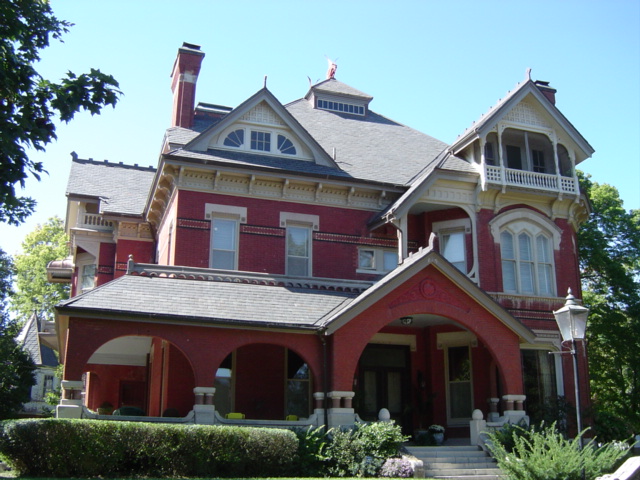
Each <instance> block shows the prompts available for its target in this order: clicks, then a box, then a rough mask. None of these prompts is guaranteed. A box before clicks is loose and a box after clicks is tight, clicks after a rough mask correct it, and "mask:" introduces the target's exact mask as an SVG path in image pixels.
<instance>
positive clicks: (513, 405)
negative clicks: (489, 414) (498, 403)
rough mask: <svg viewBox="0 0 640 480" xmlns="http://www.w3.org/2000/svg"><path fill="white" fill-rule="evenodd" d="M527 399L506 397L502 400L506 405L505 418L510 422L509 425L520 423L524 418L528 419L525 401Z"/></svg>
mask: <svg viewBox="0 0 640 480" xmlns="http://www.w3.org/2000/svg"><path fill="white" fill-rule="evenodd" d="M526 399H527V397H526V395H504V396H503V397H502V400H504V403H505V410H504V417H505V418H506V419H508V420H509V423H518V422H519V421H520V420H522V419H523V418H527V422H528V417H527V413H526V412H525V411H524V401H525V400H526Z"/></svg>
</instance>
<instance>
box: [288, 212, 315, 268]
mask: <svg viewBox="0 0 640 480" xmlns="http://www.w3.org/2000/svg"><path fill="white" fill-rule="evenodd" d="M286 270H287V275H295V276H302V277H308V276H310V275H311V229H310V228H309V227H308V226H303V225H287V265H286Z"/></svg>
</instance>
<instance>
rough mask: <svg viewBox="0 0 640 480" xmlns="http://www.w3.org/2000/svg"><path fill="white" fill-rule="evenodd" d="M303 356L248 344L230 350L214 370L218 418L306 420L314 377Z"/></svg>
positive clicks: (283, 348) (275, 347)
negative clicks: (238, 414) (235, 416)
mask: <svg viewBox="0 0 640 480" xmlns="http://www.w3.org/2000/svg"><path fill="white" fill-rule="evenodd" d="M307 355H308V354H305V353H304V352H298V351H296V350H295V349H293V348H290V347H288V346H284V345H279V344H273V343H248V344H245V345H242V346H239V347H238V348H236V349H234V350H233V351H232V352H230V353H229V354H228V355H227V356H226V358H225V359H224V360H223V362H222V363H221V364H220V365H219V366H218V367H217V370H216V376H215V383H214V386H215V388H216V391H215V397H214V403H215V407H216V411H217V412H218V413H219V414H220V415H221V416H225V415H228V414H229V413H241V414H242V415H244V418H246V419H254V420H285V419H287V418H289V419H291V418H294V417H295V418H297V419H301V418H307V417H309V416H310V415H311V413H312V412H313V404H312V403H313V402H312V400H313V398H312V393H313V392H314V375H313V373H312V365H313V362H312V361H311V360H308V359H307V358H306V356H307ZM292 416H293V417H292Z"/></svg>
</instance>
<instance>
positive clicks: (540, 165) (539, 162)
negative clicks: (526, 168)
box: [531, 150, 547, 173]
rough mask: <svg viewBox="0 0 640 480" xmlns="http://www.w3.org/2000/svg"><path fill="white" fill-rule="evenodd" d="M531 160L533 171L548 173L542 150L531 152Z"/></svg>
mask: <svg viewBox="0 0 640 480" xmlns="http://www.w3.org/2000/svg"><path fill="white" fill-rule="evenodd" d="M531 160H532V161H533V171H534V172H536V173H545V172H546V171H547V169H546V167H545V164H544V152H543V151H542V150H531Z"/></svg>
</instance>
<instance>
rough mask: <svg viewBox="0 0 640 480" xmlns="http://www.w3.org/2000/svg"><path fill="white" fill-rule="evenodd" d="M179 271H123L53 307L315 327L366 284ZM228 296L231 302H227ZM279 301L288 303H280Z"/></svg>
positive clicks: (192, 320) (262, 325)
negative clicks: (165, 273) (309, 285)
mask: <svg viewBox="0 0 640 480" xmlns="http://www.w3.org/2000/svg"><path fill="white" fill-rule="evenodd" d="M148 268H150V269H152V270H158V271H161V270H167V271H170V272H171V271H172V268H171V267H165V266H157V265H149V266H148ZM174 270H175V269H174ZM179 271H183V272H187V273H186V274H179V273H178V274H172V276H156V275H155V274H154V275H136V274H128V275H125V276H122V277H120V278H118V279H116V280H113V281H111V282H109V283H106V284H104V285H102V286H100V287H98V288H95V289H93V290H91V291H89V292H87V293H84V294H82V295H79V296H77V297H73V298H71V299H69V300H66V301H64V302H62V303H60V304H59V305H58V306H57V307H56V309H57V310H58V313H59V314H62V315H84V316H91V315H99V316H100V317H101V318H137V319H140V320H144V319H145V318H148V319H153V320H154V321H163V320H164V321H166V322H170V323H190V324H194V323H197V324H200V325H207V324H208V325H212V326H215V325H222V324H224V325H227V326H228V325H233V326H236V327H243V326H244V327H251V328H284V329H291V328H293V329H298V330H306V329H311V330H316V329H317V328H318V327H317V324H318V323H319V322H320V320H321V319H322V318H323V317H324V316H325V315H327V314H329V313H330V312H332V311H333V310H335V309H336V308H339V307H341V306H343V305H344V304H345V303H349V302H351V301H352V300H353V299H354V298H356V296H357V295H358V293H359V292H360V291H361V290H362V289H364V288H366V287H368V286H369V285H370V284H369V283H366V282H347V283H349V284H351V285H352V286H353V288H354V290H355V291H338V290H328V289H326V288H327V286H330V285H334V287H335V288H339V285H344V284H345V282H336V281H329V280H327V281H325V282H323V281H322V280H318V279H316V278H308V279H292V278H287V277H284V276H264V275H254V274H248V273H247V274H244V272H221V271H214V270H209V269H196V268H187V269H179ZM179 277H184V278H179ZM242 277H244V278H242ZM309 282H313V283H315V284H318V282H319V283H320V284H324V287H325V289H320V288H306V287H305V283H309ZM230 298H232V299H233V301H229V299H230ZM283 305H286V306H287V308H282V306H283Z"/></svg>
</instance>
